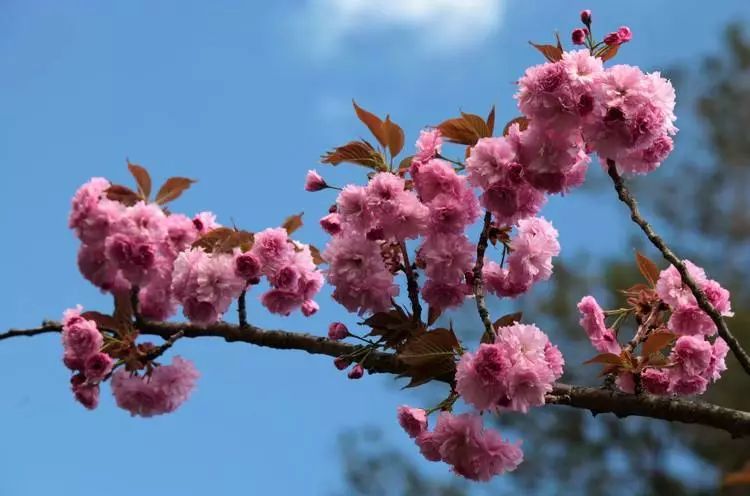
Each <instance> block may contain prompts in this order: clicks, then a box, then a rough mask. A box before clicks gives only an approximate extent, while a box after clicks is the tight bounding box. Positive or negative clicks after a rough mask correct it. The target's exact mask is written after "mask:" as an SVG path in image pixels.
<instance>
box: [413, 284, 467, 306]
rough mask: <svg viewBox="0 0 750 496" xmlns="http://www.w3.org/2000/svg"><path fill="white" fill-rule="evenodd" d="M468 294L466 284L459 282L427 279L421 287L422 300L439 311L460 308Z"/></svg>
mask: <svg viewBox="0 0 750 496" xmlns="http://www.w3.org/2000/svg"><path fill="white" fill-rule="evenodd" d="M468 293H469V292H468V288H467V286H466V284H464V283H463V282H461V281H443V280H440V279H428V280H427V281H426V282H425V283H424V285H423V286H422V298H424V300H425V301H426V302H427V303H428V304H429V305H430V306H431V307H434V308H436V309H439V310H444V309H446V308H453V307H457V306H460V305H461V304H462V303H463V302H464V299H466V296H467V294H468Z"/></svg>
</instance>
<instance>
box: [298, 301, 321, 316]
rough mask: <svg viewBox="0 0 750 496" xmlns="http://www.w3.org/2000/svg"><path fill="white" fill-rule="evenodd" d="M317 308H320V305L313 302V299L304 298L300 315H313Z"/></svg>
mask: <svg viewBox="0 0 750 496" xmlns="http://www.w3.org/2000/svg"><path fill="white" fill-rule="evenodd" d="M318 310H320V306H319V305H318V304H317V303H316V302H315V300H305V302H304V303H302V315H304V316H305V317H309V316H310V315H313V314H314V313H315V312H317V311H318Z"/></svg>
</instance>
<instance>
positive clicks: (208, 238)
mask: <svg viewBox="0 0 750 496" xmlns="http://www.w3.org/2000/svg"><path fill="white" fill-rule="evenodd" d="M254 240H255V235H254V234H253V233H251V232H248V231H238V230H236V229H232V228H229V227H217V228H216V229H213V230H211V231H209V232H207V233H206V234H204V235H203V236H201V237H200V238H198V239H197V240H196V241H195V242H194V243H193V245H192V246H193V248H203V250H205V251H206V252H207V253H231V252H232V251H234V249H235V248H240V249H241V250H242V251H243V252H246V251H248V250H250V249H251V248H252V247H253V242H254Z"/></svg>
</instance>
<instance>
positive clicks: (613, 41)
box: [604, 31, 620, 46]
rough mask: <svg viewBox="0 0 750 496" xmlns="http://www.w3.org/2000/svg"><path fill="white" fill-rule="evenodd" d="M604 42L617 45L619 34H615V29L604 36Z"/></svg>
mask: <svg viewBox="0 0 750 496" xmlns="http://www.w3.org/2000/svg"><path fill="white" fill-rule="evenodd" d="M604 43H605V44H607V45H609V46H613V45H619V44H620V35H619V34H617V31H613V32H611V33H609V34H608V35H607V36H605V37H604Z"/></svg>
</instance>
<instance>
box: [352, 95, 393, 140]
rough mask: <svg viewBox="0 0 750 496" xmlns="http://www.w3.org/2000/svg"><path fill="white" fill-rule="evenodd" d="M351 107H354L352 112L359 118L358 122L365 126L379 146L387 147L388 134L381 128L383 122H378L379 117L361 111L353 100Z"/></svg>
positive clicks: (363, 110)
mask: <svg viewBox="0 0 750 496" xmlns="http://www.w3.org/2000/svg"><path fill="white" fill-rule="evenodd" d="M352 105H354V111H355V112H356V113H357V117H359V120H360V121H362V122H363V123H364V125H365V126H367V128H368V129H369V130H370V132H371V133H372V135H373V136H375V139H376V140H378V143H380V146H382V147H385V146H387V145H388V134H387V133H386V130H385V129H384V127H383V121H382V120H380V117H378V116H376V115H375V114H373V113H371V112H368V111H367V110H365V109H363V108H362V107H360V106H359V105H357V102H355V101H354V100H352Z"/></svg>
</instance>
